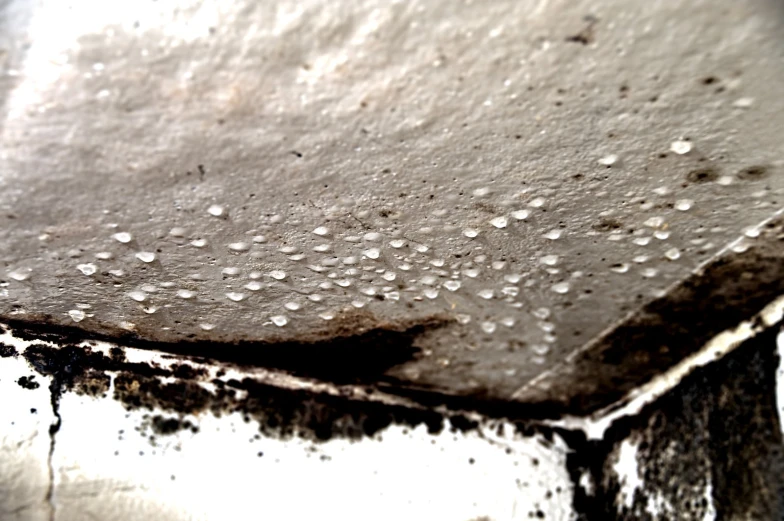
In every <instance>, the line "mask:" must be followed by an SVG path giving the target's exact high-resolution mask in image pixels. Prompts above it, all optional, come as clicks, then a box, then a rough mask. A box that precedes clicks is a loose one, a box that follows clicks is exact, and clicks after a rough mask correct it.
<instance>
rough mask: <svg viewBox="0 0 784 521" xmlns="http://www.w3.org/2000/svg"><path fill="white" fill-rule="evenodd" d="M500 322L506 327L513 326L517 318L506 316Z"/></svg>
mask: <svg viewBox="0 0 784 521" xmlns="http://www.w3.org/2000/svg"><path fill="white" fill-rule="evenodd" d="M500 322H501V324H502V325H504V326H506V327H512V326H514V325H515V319H514V318H512V317H504V318H502V319H501V320H500Z"/></svg>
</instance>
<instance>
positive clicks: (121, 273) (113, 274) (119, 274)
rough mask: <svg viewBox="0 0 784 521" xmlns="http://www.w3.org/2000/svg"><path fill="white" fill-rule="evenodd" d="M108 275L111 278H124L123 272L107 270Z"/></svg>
mask: <svg viewBox="0 0 784 521" xmlns="http://www.w3.org/2000/svg"><path fill="white" fill-rule="evenodd" d="M109 275H112V276H113V277H124V276H125V272H124V271H123V270H109Z"/></svg>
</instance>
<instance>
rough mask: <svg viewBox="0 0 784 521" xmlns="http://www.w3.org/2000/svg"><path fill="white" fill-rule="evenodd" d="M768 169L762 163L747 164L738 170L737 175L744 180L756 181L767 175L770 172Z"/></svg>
mask: <svg viewBox="0 0 784 521" xmlns="http://www.w3.org/2000/svg"><path fill="white" fill-rule="evenodd" d="M769 170H770V169H769V168H768V167H767V166H764V165H755V166H749V167H746V168H744V169H743V170H741V171H740V172H738V174H737V177H738V179H742V180H744V181H757V180H759V179H764V178H766V177H768V175H769V174H770V171H769Z"/></svg>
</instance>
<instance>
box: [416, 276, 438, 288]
mask: <svg viewBox="0 0 784 521" xmlns="http://www.w3.org/2000/svg"><path fill="white" fill-rule="evenodd" d="M436 280H437V279H436V278H435V277H434V276H432V275H425V276H424V277H422V278H421V279H419V282H420V283H421V284H424V285H426V286H432V285H433V284H435V283H436Z"/></svg>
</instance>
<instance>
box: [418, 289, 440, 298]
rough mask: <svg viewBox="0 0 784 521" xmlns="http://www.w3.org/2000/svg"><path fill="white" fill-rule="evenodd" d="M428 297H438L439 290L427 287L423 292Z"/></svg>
mask: <svg viewBox="0 0 784 521" xmlns="http://www.w3.org/2000/svg"><path fill="white" fill-rule="evenodd" d="M422 293H423V294H424V295H425V296H426V297H427V298H429V299H431V300H432V299H434V298H438V290H437V289H435V288H427V289H425V291H423V292H422Z"/></svg>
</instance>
